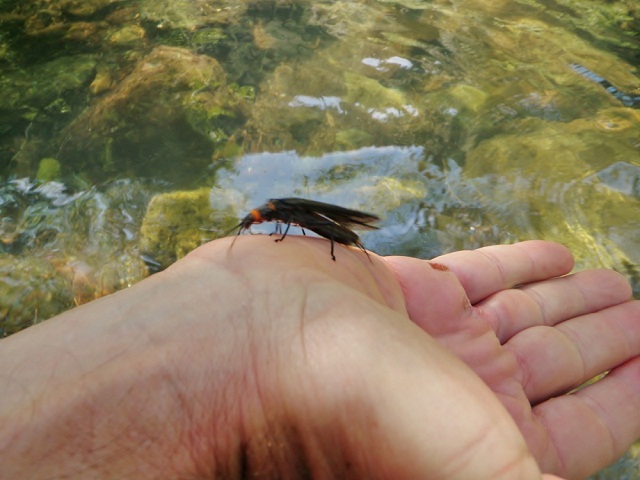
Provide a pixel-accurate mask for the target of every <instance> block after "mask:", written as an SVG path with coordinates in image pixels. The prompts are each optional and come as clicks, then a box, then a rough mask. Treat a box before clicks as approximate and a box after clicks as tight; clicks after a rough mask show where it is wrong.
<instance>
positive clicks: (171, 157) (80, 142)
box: [60, 46, 246, 181]
mask: <svg viewBox="0 0 640 480" xmlns="http://www.w3.org/2000/svg"><path fill="white" fill-rule="evenodd" d="M245 108H246V107H245V105H244V99H243V97H242V96H239V95H237V94H236V91H235V90H233V89H231V88H229V87H228V86H227V84H226V79H225V74H224V72H223V70H222V68H221V67H220V65H219V64H218V62H217V61H216V60H215V59H213V58H210V57H207V56H204V55H197V54H194V53H192V52H190V51H188V50H185V49H182V48H176V47H165V46H160V47H157V48H155V49H154V50H153V51H152V52H151V53H150V54H149V55H147V56H146V57H145V58H144V59H142V60H141V61H140V62H139V63H138V65H137V66H136V68H135V69H134V70H133V71H132V72H131V74H130V75H129V76H128V77H126V78H125V79H124V81H122V82H121V83H120V84H118V85H117V86H115V87H114V88H113V89H112V91H111V92H110V93H107V94H106V95H105V96H103V97H101V98H100V99H99V100H98V101H97V102H96V103H95V104H94V105H93V106H92V107H91V108H90V109H89V110H87V111H86V112H85V113H84V114H82V115H80V116H79V117H78V118H77V119H76V120H75V121H74V122H73V123H72V124H71V125H70V126H69V127H68V128H67V129H66V130H65V131H64V132H63V133H62V135H61V140H60V143H61V156H63V157H65V158H66V159H68V161H70V162H71V163H72V164H75V168H83V169H86V171H88V172H93V173H94V174H99V173H100V172H105V171H107V172H115V171H120V172H123V173H124V172H127V171H131V172H136V171H138V170H139V169H138V168H137V163H139V162H141V161H143V162H144V164H143V165H141V169H140V170H141V171H145V172H147V171H148V170H149V165H148V164H147V163H146V162H147V161H149V160H152V161H153V162H154V164H155V165H157V170H156V175H157V176H158V177H164V178H167V179H171V180H174V181H177V180H179V179H181V178H182V179H188V178H189V177H190V172H199V171H201V170H202V168H206V166H207V165H208V163H209V162H210V159H211V156H212V152H213V150H214V149H215V148H216V146H218V145H224V144H225V143H226V142H227V141H228V139H229V137H230V136H231V135H232V134H233V132H234V131H235V129H236V128H237V127H238V126H239V125H241V124H242V122H243V119H244V115H245V113H244V111H245Z"/></svg>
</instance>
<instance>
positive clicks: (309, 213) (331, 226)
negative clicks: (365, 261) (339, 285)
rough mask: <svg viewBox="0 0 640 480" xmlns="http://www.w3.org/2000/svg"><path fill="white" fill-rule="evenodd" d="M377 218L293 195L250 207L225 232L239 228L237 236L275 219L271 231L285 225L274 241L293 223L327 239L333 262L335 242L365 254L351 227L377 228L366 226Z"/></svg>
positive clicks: (285, 232)
mask: <svg viewBox="0 0 640 480" xmlns="http://www.w3.org/2000/svg"><path fill="white" fill-rule="evenodd" d="M378 220H380V218H379V217H378V216H377V215H373V214H372V213H365V212H359V211H357V210H351V209H348V208H344V207H339V206H337V205H331V204H329V203H322V202H316V201H314V200H306V199H304V198H295V197H294V198H272V199H271V200H269V201H268V202H267V203H265V204H264V205H261V206H259V207H257V208H254V209H253V210H251V211H250V212H249V214H248V215H247V216H246V217H244V218H243V219H242V221H241V222H240V223H239V224H238V225H236V226H235V227H233V229H231V230H230V232H229V233H231V232H232V231H233V230H235V229H236V228H237V229H239V230H238V235H240V234H241V233H242V232H244V231H246V230H248V229H249V228H250V227H251V225H253V224H255V223H262V222H278V223H277V225H276V231H275V233H278V234H280V233H282V224H286V228H285V230H284V233H282V237H280V238H278V239H276V240H275V241H276V242H281V241H282V240H284V239H285V237H286V236H287V233H288V232H289V228H290V227H291V225H297V226H299V227H300V228H302V233H303V234H304V230H305V228H306V229H307V230H311V231H312V232H315V233H317V234H318V235H320V236H321V237H324V238H327V239H329V240H330V241H331V258H332V259H333V260H334V261H335V259H336V257H335V255H334V254H333V247H334V243H336V242H337V243H341V244H343V245H354V246H356V247H358V248H359V249H360V250H362V251H363V252H364V253H365V254H366V255H367V257H368V256H369V253H368V252H367V250H366V249H365V248H364V245H363V244H362V242H361V241H360V237H358V235H356V233H355V232H354V231H353V230H351V229H352V228H361V229H366V230H373V229H377V228H378V227H375V226H373V225H370V223H371V222H376V221H378ZM236 238H237V237H236ZM234 242H235V239H234ZM231 246H233V243H232V244H231ZM229 248H231V247H229Z"/></svg>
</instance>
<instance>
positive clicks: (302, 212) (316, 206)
mask: <svg viewBox="0 0 640 480" xmlns="http://www.w3.org/2000/svg"><path fill="white" fill-rule="evenodd" d="M269 203H271V204H273V205H274V206H275V207H276V209H281V210H282V211H283V212H285V211H287V212H289V216H290V217H291V218H292V219H293V220H292V221H293V222H294V223H300V222H301V221H302V222H303V221H304V219H305V218H307V217H308V216H309V215H319V216H322V217H324V218H326V219H328V220H330V221H331V222H334V223H338V224H340V225H342V226H343V227H347V228H348V227H357V228H363V229H377V228H378V227H376V226H374V225H369V223H370V222H376V221H378V220H380V218H379V217H378V216H377V215H374V214H372V213H366V212H360V211H358V210H351V209H349V208H344V207H340V206H338V205H331V204H330V203H323V202H317V201H314V200H307V199H304V198H295V197H294V198H281V199H272V200H269Z"/></svg>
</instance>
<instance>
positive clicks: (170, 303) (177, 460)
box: [0, 274, 246, 479]
mask: <svg viewBox="0 0 640 480" xmlns="http://www.w3.org/2000/svg"><path fill="white" fill-rule="evenodd" d="M170 277H171V274H169V275H166V276H164V278H162V279H154V278H151V279H148V280H147V281H146V282H143V284H140V285H137V286H135V287H133V288H131V289H129V290H127V291H123V292H119V293H118V294H116V295H113V296H111V297H107V298H104V299H101V300H98V301H96V302H93V303H91V304H88V305H85V306H83V307H80V308H77V309H74V310H72V311H70V312H67V313H66V314H63V315H61V316H60V317H58V318H56V319H52V320H50V321H47V322H44V323H43V324H40V325H37V326H34V327H32V328H30V329H27V330H26V331H24V332H21V333H19V334H16V335H14V336H12V337H9V338H7V339H5V340H3V341H2V342H0V364H2V365H3V368H2V373H0V384H1V385H2V390H3V392H2V395H1V396H0V452H2V464H3V467H2V473H1V474H0V478H42V477H46V478H58V477H64V478H76V477H78V478H98V477H104V478H109V477H111V478H114V477H118V478H140V479H143V478H158V477H161V476H165V477H167V478H170V477H177V476H183V475H186V474H188V473H189V472H191V474H194V476H195V473H196V472H197V471H198V470H200V469H201V468H202V465H198V464H196V461H195V460H194V459H197V458H207V468H208V469H212V470H214V471H215V470H216V469H217V468H222V469H228V468H229V465H222V464H220V465H217V464H216V463H215V461H214V460H218V459H223V460H226V461H227V462H230V463H233V460H232V459H233V457H234V455H236V454H235V453H234V449H235V448H236V446H237V445H234V444H238V443H240V442H239V441H237V440H236V438H234V435H236V433H235V432H237V431H238V429H237V425H236V424H235V423H236V422H237V421H238V417H237V408H238V402H235V403H234V400H235V399H234V397H235V395H236V394H238V395H239V394H240V393H241V390H242V389H244V388H245V387H246V386H245V385H243V384H239V383H238V381H237V377H235V380H234V379H230V378H228V377H231V376H233V375H234V373H236V372H237V371H238V370H242V369H243V368H244V366H243V365H242V363H243V362H244V360H245V358H243V356H242V355H239V354H238V353H239V352H238V348H237V346H236V345H235V340H234V338H232V335H230V332H231V334H232V333H233V330H230V329H228V328H225V329H222V328H219V327H220V326H219V325H217V326H216V325H215V324H214V321H220V322H224V321H225V315H224V312H222V313H221V314H220V315H219V316H218V317H217V319H216V320H214V319H213V318H211V317H209V318H205V317H202V323H201V324H200V325H193V324H188V323H187V324H185V325H183V326H182V327H183V328H182V330H181V329H180V328H181V326H180V320H181V317H182V315H183V314H184V308H185V302H187V303H189V302H197V303H198V302H199V303H203V302H202V301H198V300H197V299H196V298H195V297H196V296H198V295H200V293H199V292H197V291H195V289H193V288H191V289H189V291H186V290H185V289H183V288H182V287H181V283H183V282H184V281H185V278H183V277H184V275H182V274H181V275H177V276H175V278H170ZM227 283H228V282H227ZM189 292H190V293H189ZM189 295H192V297H191V298H189ZM209 298H210V300H215V299H213V298H211V296H210V297H209ZM205 306H206V305H205ZM192 308H196V307H193V305H192ZM221 311H222V309H221ZM161 322H165V323H164V324H161ZM166 322H174V323H175V325H172V326H169V325H167V324H166ZM197 337H199V339H200V341H199V342H198V341H196V338H197ZM192 339H193V341H190V340H192ZM191 348H196V349H197V348H207V349H210V353H209V355H208V358H215V359H216V360H217V361H218V362H220V363H222V364H225V365H226V367H227V368H226V369H207V366H206V365H204V366H203V365H191V362H192V360H191V359H190V356H191V355H192V354H193V353H194V352H193V351H192V350H190V349H191ZM234 349H235V351H233V352H232V350H234ZM204 375H206V377H207V378H206V379H205V378H203V376H204ZM193 385H196V386H197V387H198V388H201V389H205V390H206V391H205V392H201V394H200V395H198V398H199V400H198V402H195V403H194V402H192V399H190V398H188V396H189V395H193V392H192V390H193V389H192V388H190V387H191V386H193ZM203 398H206V399H207V402H209V403H208V404H207V405H201V403H202V402H201V399H203ZM194 416H197V418H193V417H194ZM203 426H206V431H203V428H204V427H203ZM132 452H136V455H132ZM202 473H210V472H202Z"/></svg>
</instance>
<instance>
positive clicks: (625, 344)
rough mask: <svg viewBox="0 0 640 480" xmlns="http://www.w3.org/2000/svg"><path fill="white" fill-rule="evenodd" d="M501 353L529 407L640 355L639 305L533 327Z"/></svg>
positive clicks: (523, 332)
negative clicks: (507, 355)
mask: <svg viewBox="0 0 640 480" xmlns="http://www.w3.org/2000/svg"><path fill="white" fill-rule="evenodd" d="M505 348H507V349H508V350H510V351H511V352H512V353H513V354H514V355H515V356H516V358H517V364H518V377H519V381H520V382H521V384H522V385H523V387H524V390H525V393H526V395H527V397H528V398H529V400H530V402H531V403H534V404H535V403H537V402H539V401H540V400H542V399H546V398H549V397H550V396H552V395H556V394H559V393H562V392H566V391H569V390H571V389H572V388H575V387H577V386H579V385H581V384H582V383H584V382H585V381H586V380H588V379H590V378H593V377H594V376H596V375H598V374H600V373H602V372H604V371H606V370H608V369H610V368H613V367H615V366H617V365H620V364H621V363H623V362H625V361H627V360H628V359H630V358H633V357H635V356H637V355H640V301H629V302H626V303H623V304H620V305H616V306H614V307H610V308H607V309H604V310H601V311H599V312H596V313H591V314H588V315H583V316H581V317H577V318H574V319H571V320H567V321H565V322H562V323H560V324H559V325H557V326H556V327H546V326H541V327H532V328H529V329H527V330H524V331H522V332H520V333H518V334H516V335H514V336H513V338H511V339H510V340H509V341H508V342H507V343H506V344H505Z"/></svg>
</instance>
